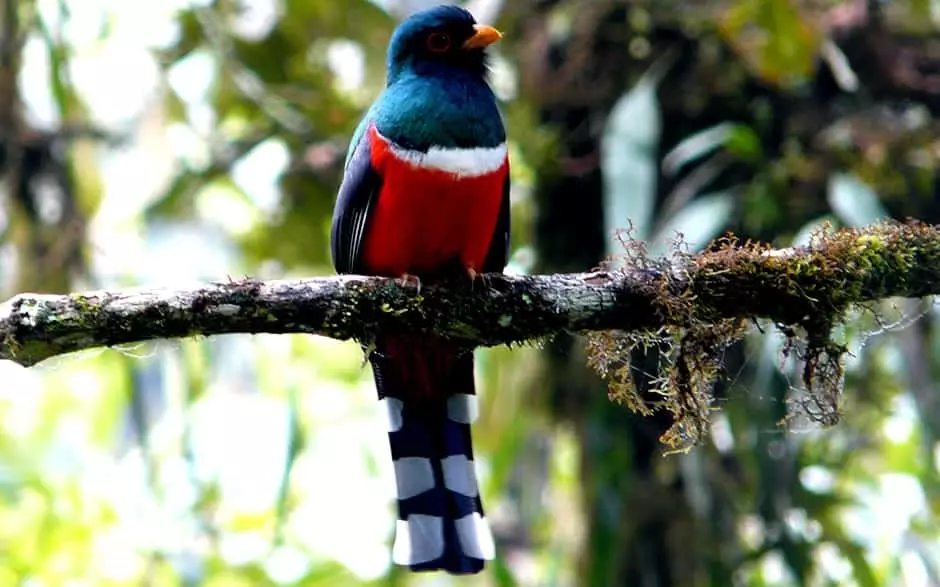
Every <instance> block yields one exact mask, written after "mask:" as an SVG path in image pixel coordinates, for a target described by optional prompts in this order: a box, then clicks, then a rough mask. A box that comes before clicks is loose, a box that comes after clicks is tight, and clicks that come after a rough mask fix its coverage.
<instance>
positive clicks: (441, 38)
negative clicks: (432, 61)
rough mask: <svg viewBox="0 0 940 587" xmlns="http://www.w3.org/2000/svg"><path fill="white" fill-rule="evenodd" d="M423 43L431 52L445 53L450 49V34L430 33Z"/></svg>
mask: <svg viewBox="0 0 940 587" xmlns="http://www.w3.org/2000/svg"><path fill="white" fill-rule="evenodd" d="M425 44H426V45H427V47H428V51H430V52H431V53H446V52H447V51H449V50H450V45H451V43H450V35H448V34H447V33H431V34H430V35H428V38H427V41H425Z"/></svg>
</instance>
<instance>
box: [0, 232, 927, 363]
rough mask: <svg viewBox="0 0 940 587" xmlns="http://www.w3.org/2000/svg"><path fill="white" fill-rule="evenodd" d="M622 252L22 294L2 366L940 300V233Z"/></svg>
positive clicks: (520, 333)
mask: <svg viewBox="0 0 940 587" xmlns="http://www.w3.org/2000/svg"><path fill="white" fill-rule="evenodd" d="M625 246H626V254H625V255H626V260H625V263H626V267H625V268H624V269H622V270H616V271H615V270H609V271H597V272H592V273H582V274H570V275H537V276H505V275H487V276H486V277H485V279H484V280H483V281H480V280H478V281H477V282H476V283H475V284H474V285H472V286H471V284H470V283H469V282H468V281H467V280H466V279H461V280H443V281H439V282H434V283H427V282H426V283H425V284H424V285H423V286H422V287H421V288H420V290H418V289H416V288H415V287H414V286H412V285H408V286H402V285H400V284H399V283H398V282H397V281H396V280H390V279H385V278H379V277H364V276H341V277H322V278H314V279H304V280H296V281H286V280H282V281H267V282H261V281H256V280H252V279H245V280H240V281H231V282H228V283H212V284H203V285H197V286H194V287H192V288H187V289H129V290H124V291H115V292H106V291H101V292H89V293H80V294H69V295H40V294H21V295H18V296H16V297H14V298H12V299H11V300H9V301H7V302H5V303H3V304H2V305H0V358H2V359H8V360H12V361H15V362H17V363H20V364H22V365H27V366H28V365H33V364H35V363H38V362H40V361H42V360H44V359H47V358H49V357H53V356H56V355H61V354H64V353H69V352H72V351H77V350H81V349H87V348H93V347H100V346H110V345H116V344H122V343H129V342H136V341H144V340H153V339H165V338H179V337H188V336H196V335H205V336H210V335H214V334H223V333H236V332H243V333H261V332H266V333H286V332H299V333H309V334H319V335H323V336H329V337H332V338H337V339H351V338H352V339H358V340H364V341H368V340H369V339H370V338H371V337H372V336H373V334H374V333H375V332H376V331H377V330H380V329H381V330H384V331H388V332H400V331H420V332H433V333H436V334H438V335H441V336H446V337H449V338H453V339H456V340H460V341H463V342H466V343H467V344H468V345H471V346H492V345H498V344H510V343H514V342H520V341H524V340H530V339H536V338H541V337H546V336H551V335H553V334H556V333H559V332H563V331H565V332H586V331H600V330H623V331H644V330H646V331H649V330H657V329H659V328H661V327H664V326H678V327H688V326H692V325H696V326H701V325H702V324H707V323H709V322H717V321H721V320H727V319H744V318H752V319H756V318H766V319H770V320H773V321H774V322H777V323H781V324H787V325H798V326H803V327H804V328H806V329H807V330H811V328H812V327H813V326H814V325H816V326H819V327H825V328H826V331H827V332H828V328H830V327H831V325H832V324H833V323H834V322H835V321H836V320H838V319H839V318H841V316H842V314H843V312H844V311H845V310H846V309H847V308H848V307H849V306H851V305H852V304H858V303H863V302H868V301H873V300H878V299H881V298H886V297H894V296H903V297H922V296H926V295H931V294H936V293H940V233H938V230H937V229H936V228H935V227H932V226H927V225H922V224H904V225H902V224H895V223H885V224H879V225H875V226H872V227H869V228H867V229H864V230H844V231H838V232H831V231H830V232H827V233H825V234H820V235H817V237H816V238H815V239H814V242H813V243H812V244H811V245H810V246H809V247H806V248H799V249H784V250H771V249H769V248H766V247H762V246H758V245H752V244H743V245H742V244H740V243H737V242H734V241H731V240H728V241H722V242H718V243H716V244H715V246H714V247H712V249H711V250H710V251H708V252H705V253H701V254H698V255H689V254H677V255H675V256H674V257H673V258H672V260H671V261H666V260H656V259H649V258H647V257H646V255H645V252H644V250H643V245H642V243H638V242H636V241H628V242H626V243H625ZM484 282H485V283H484Z"/></svg>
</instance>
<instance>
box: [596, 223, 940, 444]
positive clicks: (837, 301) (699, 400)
mask: <svg viewBox="0 0 940 587" xmlns="http://www.w3.org/2000/svg"><path fill="white" fill-rule="evenodd" d="M621 242H622V243H623V245H624V255H623V257H624V258H623V259H615V261H616V265H618V266H625V267H626V268H627V269H625V270H626V271H631V270H633V269H634V268H636V267H643V268H645V269H646V270H653V271H655V272H657V273H658V274H659V275H661V276H662V279H661V280H660V281H659V282H658V283H656V284H653V285H652V286H651V288H650V290H649V292H648V294H649V295H650V296H653V297H655V298H656V301H655V302H654V305H655V306H656V307H658V308H660V309H661V312H662V313H663V315H664V320H663V324H662V325H661V326H660V327H658V328H656V329H639V330H634V331H623V330H607V331H599V332H594V333H591V334H590V335H589V336H588V349H589V355H588V358H589V363H590V364H591V366H592V367H594V369H595V370H596V371H597V372H598V373H599V374H600V375H601V376H602V377H604V378H605V379H606V380H607V381H608V383H609V389H610V396H611V399H612V400H614V401H619V402H621V403H624V404H625V405H627V406H628V407H630V408H631V409H633V410H634V411H637V412H638V413H641V414H645V415H649V414H651V413H652V412H653V411H655V410H661V409H665V410H668V411H669V412H671V413H672V415H673V422H674V424H673V426H672V427H671V428H670V429H669V430H667V431H666V433H665V434H664V435H663V437H662V441H663V442H664V443H665V444H667V445H669V446H670V447H672V448H673V449H676V450H684V449H687V448H688V447H690V446H691V445H693V444H695V443H696V442H698V441H699V440H700V439H701V438H702V436H703V435H704V434H705V433H706V432H707V430H708V424H709V412H710V411H711V409H712V390H713V388H714V386H715V383H716V382H717V381H718V379H719V377H720V375H721V356H722V353H723V352H724V350H725V349H726V348H728V347H729V346H730V345H732V344H733V343H735V342H737V341H738V340H740V339H741V338H742V337H743V336H744V334H745V332H746V331H747V325H748V319H751V320H754V319H758V318H762V319H765V320H769V321H770V322H773V323H774V324H776V326H777V327H778V328H779V329H780V330H781V331H782V332H783V333H784V334H785V335H786V338H787V340H786V344H785V345H784V353H786V354H788V355H791V356H794V357H796V358H797V359H798V360H800V361H801V362H802V364H803V369H802V373H801V380H802V384H803V386H804V389H805V392H806V396H805V397H802V398H800V399H799V401H798V405H797V407H798V408H799V409H800V411H801V412H802V413H803V414H804V415H806V416H807V417H809V418H810V419H811V420H813V421H816V422H819V423H821V424H824V425H833V424H835V423H837V422H838V421H839V417H840V402H841V399H842V397H841V394H842V389H843V383H844V373H843V369H842V361H843V358H844V355H845V353H846V352H847V349H846V348H845V347H844V346H843V345H840V344H838V343H836V342H835V341H833V340H832V337H831V333H832V331H833V328H834V327H835V326H836V325H838V324H839V323H840V322H841V321H842V320H843V319H844V317H845V314H846V312H847V310H849V309H850V308H852V307H854V306H859V305H863V304H865V303H868V302H874V301H877V300H880V299H884V298H889V297H923V296H927V295H932V294H936V293H937V292H938V289H940V285H938V284H940V232H938V229H937V228H936V227H934V226H929V225H926V224H921V223H917V222H909V223H906V224H901V223H895V222H884V223H879V224H876V225H873V226H870V227H867V228H864V229H845V230H839V231H834V230H832V229H831V227H829V226H825V227H823V228H822V229H821V230H819V231H818V232H817V233H816V234H815V235H814V236H813V237H812V239H811V242H810V244H809V245H807V246H806V247H800V248H792V249H784V250H773V249H771V248H770V247H768V246H767V245H762V244H758V243H750V242H748V243H740V242H739V241H738V240H737V239H735V238H734V237H733V236H729V237H725V238H723V239H720V240H718V241H716V242H714V243H712V245H711V246H710V247H709V248H708V250H707V251H706V252H703V253H700V254H695V255H693V254H688V253H683V252H681V251H679V250H676V251H674V254H673V256H672V257H671V259H670V260H669V261H668V262H667V261H666V260H662V259H650V258H649V257H648V256H647V255H646V251H645V245H644V243H642V242H639V241H636V240H633V239H630V238H628V237H626V238H621ZM677 249H678V247H677ZM651 347H652V348H655V349H657V350H658V351H659V352H660V371H659V373H658V374H657V376H656V377H655V378H654V379H653V380H652V382H651V383H650V384H649V386H648V390H647V392H646V393H643V394H641V393H640V392H639V391H638V389H637V386H636V385H635V382H634V379H633V375H632V368H631V357H632V355H633V354H634V353H635V352H637V351H641V350H648V349H649V348H651Z"/></svg>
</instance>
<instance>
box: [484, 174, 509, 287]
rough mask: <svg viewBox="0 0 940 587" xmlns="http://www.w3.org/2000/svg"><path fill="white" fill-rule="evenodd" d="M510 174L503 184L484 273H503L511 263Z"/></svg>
mask: <svg viewBox="0 0 940 587" xmlns="http://www.w3.org/2000/svg"><path fill="white" fill-rule="evenodd" d="M509 229H510V221H509V172H508V171H507V172H506V180H505V181H504V182H503V200H502V203H501V204H500V207H499V217H498V218H497V219H496V229H495V230H494V231H493V239H492V240H491V241H490V249H489V251H487V253H486V261H484V262H483V272H484V273H502V272H503V269H505V268H506V264H507V263H508V262H509Z"/></svg>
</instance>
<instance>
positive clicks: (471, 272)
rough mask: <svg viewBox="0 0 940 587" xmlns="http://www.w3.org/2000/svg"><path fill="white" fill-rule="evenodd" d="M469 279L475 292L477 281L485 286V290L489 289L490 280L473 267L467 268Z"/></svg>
mask: <svg viewBox="0 0 940 587" xmlns="http://www.w3.org/2000/svg"><path fill="white" fill-rule="evenodd" d="M467 277H469V278H470V289H471V290H475V289H476V284H477V281H478V280H479V281H480V282H481V283H482V284H483V289H486V288H487V287H489V285H490V284H489V278H488V277H487V276H486V275H485V274H483V273H478V272H477V270H476V269H474V268H473V267H467Z"/></svg>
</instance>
